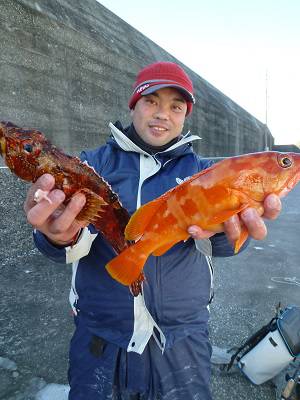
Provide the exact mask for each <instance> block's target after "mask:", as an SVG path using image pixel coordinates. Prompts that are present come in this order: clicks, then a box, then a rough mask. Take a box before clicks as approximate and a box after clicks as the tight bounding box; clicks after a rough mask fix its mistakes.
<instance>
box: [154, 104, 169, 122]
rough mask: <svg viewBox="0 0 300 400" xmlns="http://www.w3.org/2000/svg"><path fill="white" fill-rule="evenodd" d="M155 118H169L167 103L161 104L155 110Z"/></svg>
mask: <svg viewBox="0 0 300 400" xmlns="http://www.w3.org/2000/svg"><path fill="white" fill-rule="evenodd" d="M153 116H154V118H157V119H164V120H166V119H168V118H169V113H168V108H167V106H165V105H159V106H158V107H157V109H156V110H155V112H154V114H153Z"/></svg>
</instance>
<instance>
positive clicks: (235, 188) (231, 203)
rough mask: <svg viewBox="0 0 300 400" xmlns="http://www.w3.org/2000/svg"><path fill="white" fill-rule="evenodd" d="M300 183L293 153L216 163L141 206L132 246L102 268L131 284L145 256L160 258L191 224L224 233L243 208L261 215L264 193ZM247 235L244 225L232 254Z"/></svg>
mask: <svg viewBox="0 0 300 400" xmlns="http://www.w3.org/2000/svg"><path fill="white" fill-rule="evenodd" d="M299 180H300V154H296V153H287V154H283V153H278V152H271V151H270V152H262V153H253V154H247V155H242V156H237V157H232V158H227V159H225V160H223V161H220V162H218V163H217V164H214V165H213V166H212V167H210V168H208V169H206V170H203V171H201V172H199V173H197V174H195V175H193V176H192V177H191V178H190V179H189V180H187V181H185V182H183V183H182V184H180V185H179V186H177V187H175V188H174V189H171V190H169V191H168V192H166V193H165V194H163V195H162V196H160V197H159V198H157V199H155V200H153V201H151V202H149V203H147V204H145V205H143V206H142V207H141V208H139V209H138V210H137V211H136V212H135V213H134V214H133V216H132V217H131V219H130V221H129V223H128V225H127V227H126V229H125V237H126V239H127V240H132V241H136V243H135V244H133V245H132V246H131V247H130V248H128V249H126V250H124V251H123V252H122V253H121V254H119V255H118V256H117V257H116V258H114V259H113V260H112V261H110V262H109V263H108V264H107V266H106V268H107V270H108V272H109V273H110V274H111V276H112V277H113V278H115V279H116V280H117V281H119V282H120V283H122V284H124V285H130V284H131V283H132V282H133V281H135V280H136V278H137V277H138V276H139V275H140V273H141V272H142V270H143V267H144V264H145V262H146V260H147V258H148V257H149V255H151V254H152V255H154V256H160V255H162V254H164V253H165V252H166V251H168V250H169V249H170V248H171V247H172V246H173V245H175V244H176V243H178V242H180V241H181V240H186V239H188V238H189V234H188V232H187V229H188V227H189V226H190V225H198V226H200V227H201V228H202V229H205V230H210V231H213V232H222V231H223V230H224V225H223V223H224V222H225V221H226V220H228V219H229V218H230V217H231V216H233V215H236V214H239V213H240V212H241V211H243V210H244V209H245V208H247V207H253V208H255V209H257V210H258V212H259V213H260V215H262V214H263V201H264V199H265V197H266V196H267V195H268V194H270V193H275V194H277V195H279V196H281V197H283V196H284V195H286V194H287V193H288V192H289V191H290V190H291V189H292V188H293V187H294V186H295V185H296V184H297V183H298V181H299ZM247 237H248V231H247V229H246V227H245V226H243V227H242V231H241V234H240V237H239V239H238V240H237V241H236V243H235V246H234V251H235V253H237V252H238V251H239V250H240V248H241V246H242V245H243V244H244V242H245V241H246V239H247Z"/></svg>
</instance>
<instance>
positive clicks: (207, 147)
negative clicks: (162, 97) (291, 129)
mask: <svg viewBox="0 0 300 400" xmlns="http://www.w3.org/2000/svg"><path fill="white" fill-rule="evenodd" d="M0 39H1V40H0V51H1V64H0V86H1V94H0V110H1V112H0V114H1V115H0V119H2V120H11V121H12V122H15V123H17V124H19V125H20V126H24V125H25V126H27V127H31V126H34V127H36V128H38V129H40V130H42V131H43V132H44V133H45V134H46V135H47V136H48V137H49V138H50V139H51V140H52V141H53V142H54V143H55V144H56V145H57V146H59V147H63V148H64V150H65V151H66V152H71V153H72V154H75V153H78V152H79V151H80V150H81V149H82V148H87V147H95V146H97V145H99V143H103V142H104V141H105V139H106V138H107V135H108V129H107V124H108V122H109V121H112V122H114V121H115V120H117V119H119V120H121V121H122V122H123V123H124V124H127V123H129V114H128V108H127V102H128V98H129V96H130V94H131V91H132V83H133V79H134V76H135V74H136V73H137V71H138V70H139V69H140V68H141V67H142V66H144V65H145V64H147V63H151V62H154V61H156V60H164V61H177V60H175V58H174V57H173V56H172V55H171V54H169V53H167V52H166V51H165V50H163V49H162V48H160V47H159V46H158V45H156V44H155V43H153V42H152V41H151V40H149V39H148V38H147V37H145V36H144V35H142V34H141V33H140V32H138V31H137V30H135V29H134V28H132V27H131V26H130V25H128V24H127V23H126V22H124V21H123V20H121V19H120V18H118V17H117V16H116V15H114V14H113V13H111V12H110V11H109V10H107V9H106V8H105V7H103V6H102V5H101V4H99V3H97V2H96V1H95V0H6V1H5V2H1V3H0ZM184 68H185V69H186V70H187V72H188V73H189V74H190V76H191V78H192V80H193V82H194V85H195V95H196V99H197V104H196V107H195V108H194V112H193V114H192V116H191V118H189V119H188V122H187V124H186V128H187V129H191V130H192V132H193V133H194V134H198V135H199V136H201V137H202V138H203V139H202V141H201V143H199V144H197V146H198V147H197V150H198V151H199V152H201V153H202V154H203V155H205V156H229V155H234V154H240V153H247V152H252V151H259V150H263V149H264V148H265V141H266V139H267V141H268V144H269V145H271V144H272V143H273V138H272V136H271V134H270V132H269V130H268V129H267V128H266V126H265V125H264V124H262V123H261V122H260V121H258V120H257V119H255V118H254V117H253V116H252V115H250V114H249V113H248V112H247V111H245V110H244V109H242V108H241V107H240V106H239V105H238V104H236V103H234V102H233V101H232V100H231V99H229V98H228V97H226V96H225V95H224V94H223V93H221V92H220V91H219V90H218V89H216V88H215V87H213V86H212V85H211V84H209V82H207V81H205V80H204V79H203V78H202V77H200V76H199V75H197V74H196V73H194V72H193V71H191V70H190V69H189V68H188V67H187V66H184ZM220 68H221V66H220Z"/></svg>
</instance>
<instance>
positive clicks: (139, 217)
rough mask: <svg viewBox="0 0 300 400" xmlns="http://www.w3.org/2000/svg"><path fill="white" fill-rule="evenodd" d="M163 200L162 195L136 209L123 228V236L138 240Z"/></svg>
mask: <svg viewBox="0 0 300 400" xmlns="http://www.w3.org/2000/svg"><path fill="white" fill-rule="evenodd" d="M163 201H164V195H163V196H161V197H159V198H158V199H155V200H152V201H150V202H149V203H146V204H145V205H143V206H141V207H140V208H138V209H137V210H136V212H135V213H134V214H133V215H132V217H131V218H130V220H129V222H128V224H127V226H126V228H125V238H126V239H127V240H138V239H139V238H140V237H141V236H142V235H143V234H144V232H145V229H146V228H147V226H148V224H149V222H150V221H151V219H152V217H153V215H154V214H155V213H156V212H157V210H158V209H159V208H160V206H161V204H162V203H163Z"/></svg>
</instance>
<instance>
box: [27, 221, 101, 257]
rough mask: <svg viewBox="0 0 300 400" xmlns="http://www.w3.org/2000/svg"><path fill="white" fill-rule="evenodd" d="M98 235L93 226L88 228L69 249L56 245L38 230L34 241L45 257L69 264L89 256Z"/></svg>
mask: <svg viewBox="0 0 300 400" xmlns="http://www.w3.org/2000/svg"><path fill="white" fill-rule="evenodd" d="M97 234H98V233H97V232H96V231H95V229H94V228H93V226H88V227H86V228H84V229H82V231H81V234H80V236H79V238H78V240H77V242H76V243H75V244H74V245H73V246H67V247H63V246H57V245H54V244H53V243H51V242H49V240H48V239H47V237H46V236H45V235H44V234H43V233H41V232H40V231H38V230H34V232H33V239H34V243H35V245H36V247H37V248H38V249H39V251H40V252H41V253H42V254H44V256H46V257H48V258H50V260H52V261H55V262H57V263H63V264H69V263H72V262H74V261H77V260H79V259H80V258H82V257H85V256H86V255H87V254H89V252H90V249H91V246H92V244H93V241H94V240H95V239H96V237H97Z"/></svg>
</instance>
